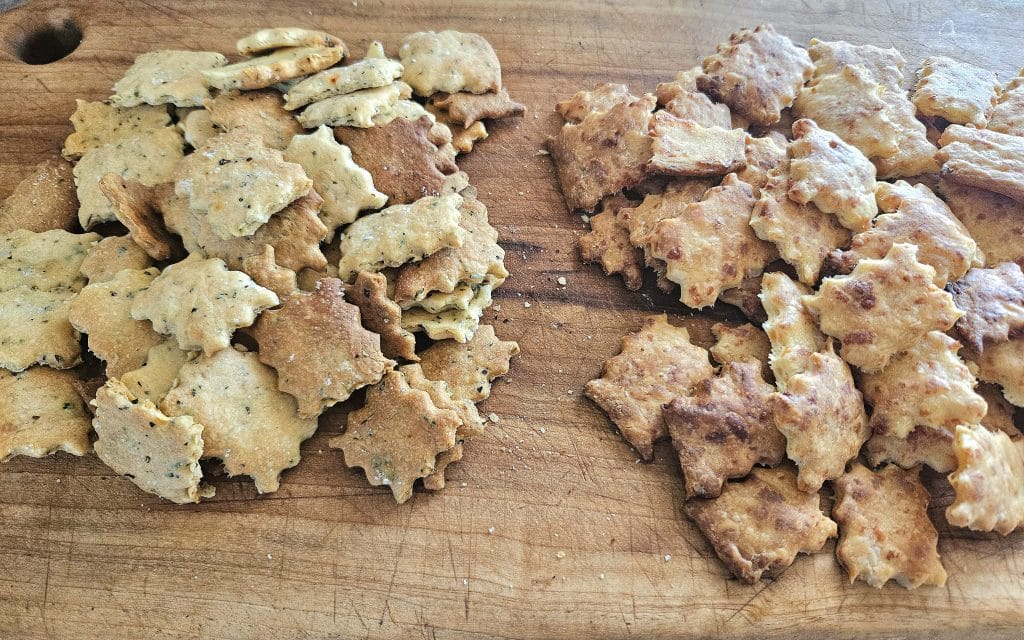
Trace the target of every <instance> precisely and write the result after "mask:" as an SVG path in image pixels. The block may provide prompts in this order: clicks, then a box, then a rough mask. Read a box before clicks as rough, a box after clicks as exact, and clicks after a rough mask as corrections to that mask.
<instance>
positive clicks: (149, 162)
mask: <svg viewBox="0 0 1024 640" xmlns="http://www.w3.org/2000/svg"><path fill="white" fill-rule="evenodd" d="M184 145H185V140H184V139H183V138H182V137H181V133H180V132H179V131H178V130H177V129H175V128H173V127H164V128H162V129H157V130H155V131H152V132H150V133H147V134H145V135H141V136H139V137H135V138H129V139H126V140H121V141H119V142H113V143H110V144H107V145H104V146H102V147H97V148H94V149H91V150H89V151H87V152H86V153H85V155H83V156H82V159H81V160H79V161H78V164H77V165H75V170H74V174H75V184H76V185H77V186H78V201H79V202H80V203H81V207H80V208H79V210H78V220H79V222H80V223H81V224H82V227H83V228H84V229H89V228H90V227H92V226H94V225H96V224H99V223H100V222H111V221H113V220H116V219H117V214H116V212H115V211H114V207H113V205H111V204H110V201H109V200H107V198H106V196H104V195H103V192H102V191H101V190H100V184H99V182H100V178H102V177H103V176H105V175H106V174H108V173H115V174H117V175H119V176H121V177H122V178H125V179H127V180H133V181H135V182H140V183H142V184H144V185H146V186H147V187H152V186H153V185H156V184H158V183H160V182H165V181H167V180H169V179H171V176H172V175H173V173H174V169H175V167H176V166H177V165H178V161H179V160H181V159H182V157H184Z"/></svg>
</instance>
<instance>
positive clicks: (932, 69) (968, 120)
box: [914, 56, 1001, 129]
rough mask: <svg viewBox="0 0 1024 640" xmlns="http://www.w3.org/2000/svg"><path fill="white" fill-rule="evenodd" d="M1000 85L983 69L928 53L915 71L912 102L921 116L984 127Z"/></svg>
mask: <svg viewBox="0 0 1024 640" xmlns="http://www.w3.org/2000/svg"><path fill="white" fill-rule="evenodd" d="M1000 88H1001V85H1000V83H999V78H997V77H996V74H994V73H992V72H991V71H989V70H987V69H982V68H981V67H976V66H974V65H973V64H968V63H966V62H960V61H959V60H954V59H952V58H948V57H946V56H929V57H927V58H925V59H924V63H923V64H922V66H921V71H919V72H918V80H917V86H916V87H915V88H914V104H915V105H916V106H917V110H918V112H920V113H921V114H922V115H926V116H938V117H940V118H943V119H944V120H946V121H948V122H950V123H952V124H971V125H974V126H975V127H978V128H981V129H984V128H985V125H986V124H987V123H988V119H989V117H990V116H991V115H992V109H993V108H994V107H995V104H996V97H997V95H998V92H999V90H1000Z"/></svg>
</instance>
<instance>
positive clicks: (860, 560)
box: [832, 462, 946, 589]
mask: <svg viewBox="0 0 1024 640" xmlns="http://www.w3.org/2000/svg"><path fill="white" fill-rule="evenodd" d="M834 487H835V492H836V502H835V506H834V507H833V508H832V517H833V518H834V519H835V521H836V522H837V523H839V531H840V535H839V543H838V544H837V545H836V557H837V558H838V559H839V563H840V564H842V565H843V567H845V568H846V573H847V575H849V577H850V582H851V583H852V582H853V581H854V580H856V579H857V578H860V579H861V580H864V581H865V582H867V583H868V584H869V585H871V586H872V587H877V588H881V587H882V586H883V585H884V584H885V583H886V582H888V581H889V580H895V581H896V582H897V583H899V584H900V585H902V586H903V587H906V588H907V589H916V588H917V587H920V586H922V585H935V586H942V585H944V584H946V570H945V569H944V568H943V567H942V561H941V560H940V559H939V553H938V539H939V535H938V533H937V532H936V531H935V527H934V525H932V522H931V520H930V519H929V518H928V492H927V491H926V490H925V488H924V485H922V484H921V480H920V479H919V478H918V470H917V469H910V470H903V469H900V468H899V467H897V466H895V465H889V466H887V467H885V468H883V469H881V470H880V471H871V470H870V469H868V468H867V467H865V466H864V465H862V464H860V463H859V462H855V463H854V464H853V466H852V467H851V468H850V471H849V472H847V473H846V474H845V475H843V476H842V477H841V478H839V479H838V480H836V481H835V483H834Z"/></svg>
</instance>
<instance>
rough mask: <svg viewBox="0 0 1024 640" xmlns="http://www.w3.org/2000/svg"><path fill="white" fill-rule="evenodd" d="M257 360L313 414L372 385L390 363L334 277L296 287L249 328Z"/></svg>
mask: <svg viewBox="0 0 1024 640" xmlns="http://www.w3.org/2000/svg"><path fill="white" fill-rule="evenodd" d="M253 337H254V338H255V339H256V342H257V343H258V344H259V347H260V353H259V358H260V361H261V362H263V363H264V364H267V365H270V366H272V367H273V368H274V369H275V370H276V371H277V388H278V389H280V390H281V391H284V392H285V393H288V394H291V395H292V396H294V397H295V399H296V400H297V401H298V410H299V415H300V416H302V417H316V416H318V415H320V414H321V413H323V412H324V411H325V410H326V409H328V408H329V407H332V406H334V405H335V404H337V403H339V402H344V401H345V400H347V399H348V397H349V396H350V395H352V392H354V391H355V390H357V389H361V388H363V387H365V386H367V385H371V384H376V383H377V382H378V381H379V380H380V379H381V376H383V375H384V373H385V371H387V370H388V369H390V368H391V367H392V366H394V362H392V361H391V360H389V359H387V358H385V357H384V354H382V353H381V351H380V336H379V335H377V334H376V333H373V332H371V331H367V330H366V329H364V328H363V327H362V325H361V324H360V322H359V307H357V306H355V305H353V304H349V303H348V302H345V296H344V287H343V284H342V282H341V281H340V280H338V279H336V278H324V279H322V280H320V281H319V282H317V284H316V289H315V290H314V291H312V292H305V291H296V292H295V293H292V294H291V295H289V296H288V297H286V298H284V299H282V300H281V306H280V308H278V309H271V310H268V311H264V312H263V313H262V314H261V315H260V317H259V320H257V322H256V324H255V326H254V327H253Z"/></svg>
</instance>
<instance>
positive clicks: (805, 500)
mask: <svg viewBox="0 0 1024 640" xmlns="http://www.w3.org/2000/svg"><path fill="white" fill-rule="evenodd" d="M820 502H821V498H820V497H819V496H818V494H817V493H805V492H803V491H801V490H800V489H798V488H797V485H796V473H794V471H793V468H792V467H791V466H789V465H783V466H779V467H776V468H774V469H761V468H757V469H754V470H753V471H752V472H751V474H750V477H748V478H747V479H745V480H742V481H740V482H730V483H728V484H726V485H725V488H724V489H723V491H722V495H721V496H719V497H718V498H715V499H713V500H691V501H689V502H687V503H686V505H685V507H684V508H685V510H686V515H688V516H689V517H690V519H691V520H693V522H694V523H695V524H696V525H697V527H698V528H699V529H700V531H701V533H703V534H704V537H705V538H707V540H708V542H709V543H711V546H712V547H713V548H714V550H715V553H716V554H717V555H718V557H719V558H720V559H721V560H722V562H723V563H725V566H726V567H727V568H728V569H729V571H731V572H732V574H733V575H735V576H736V577H737V578H739V579H741V580H743V581H745V582H747V583H750V584H753V583H755V582H757V581H758V580H759V579H760V578H762V577H773V576H777V575H779V574H780V573H782V572H783V571H785V570H786V568H787V567H789V566H790V565H791V564H793V561H794V560H795V559H796V556H797V554H798V553H813V552H815V551H818V550H819V549H821V548H822V547H823V546H824V545H825V543H826V542H827V541H828V539H829V538H834V537H835V535H836V523H835V522H832V520H830V519H829V518H828V516H826V515H825V514H823V513H822V512H821V506H820V504H819V503H820Z"/></svg>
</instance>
